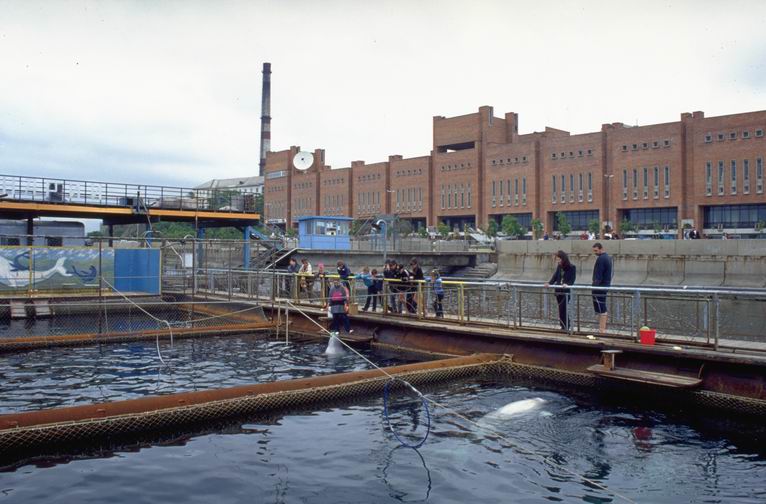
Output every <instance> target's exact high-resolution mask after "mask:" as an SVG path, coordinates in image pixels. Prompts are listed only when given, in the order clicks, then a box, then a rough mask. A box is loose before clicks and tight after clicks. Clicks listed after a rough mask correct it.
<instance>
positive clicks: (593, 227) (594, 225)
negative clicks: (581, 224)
mask: <svg viewBox="0 0 766 504" xmlns="http://www.w3.org/2000/svg"><path fill="white" fill-rule="evenodd" d="M600 228H601V225H600V224H599V223H598V219H591V220H589V221H588V231H590V232H591V233H593V234H594V235H597V234H598V230H599V229H600Z"/></svg>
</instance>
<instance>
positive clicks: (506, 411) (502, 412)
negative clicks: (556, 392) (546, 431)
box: [479, 397, 552, 425]
mask: <svg viewBox="0 0 766 504" xmlns="http://www.w3.org/2000/svg"><path fill="white" fill-rule="evenodd" d="M547 403H548V401H546V400H545V399H543V398H542V397H533V398H531V399H522V400H520V401H514V402H512V403H508V404H506V405H505V406H503V407H502V408H498V409H496V410H495V411H493V412H491V413H488V414H486V415H484V416H483V417H482V418H481V419H480V420H479V424H480V425H481V424H485V423H490V424H493V423H494V424H497V423H499V422H503V421H505V420H509V419H512V418H518V417H522V416H525V415H529V414H532V413H537V414H538V415H539V416H552V414H551V413H549V412H547V411H541V409H542V407H543V406H544V405H545V404H547Z"/></svg>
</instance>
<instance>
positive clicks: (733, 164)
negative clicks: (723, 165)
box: [731, 159, 737, 194]
mask: <svg viewBox="0 0 766 504" xmlns="http://www.w3.org/2000/svg"><path fill="white" fill-rule="evenodd" d="M731 193H732V194H737V161H736V160H734V159H732V160H731Z"/></svg>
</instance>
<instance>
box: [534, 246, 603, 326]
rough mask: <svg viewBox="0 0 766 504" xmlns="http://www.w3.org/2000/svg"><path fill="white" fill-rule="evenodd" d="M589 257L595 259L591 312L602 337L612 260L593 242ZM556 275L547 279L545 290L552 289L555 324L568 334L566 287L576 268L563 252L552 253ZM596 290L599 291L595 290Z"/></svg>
mask: <svg viewBox="0 0 766 504" xmlns="http://www.w3.org/2000/svg"><path fill="white" fill-rule="evenodd" d="M593 253H594V254H595V255H596V263H595V264H594V265H593V280H592V283H591V285H592V286H593V287H596V288H595V289H593V290H592V291H591V296H592V297H593V311H594V312H596V316H597V317H598V328H599V331H600V332H601V333H602V334H603V333H606V322H607V318H608V308H607V302H606V295H607V291H606V290H604V289H603V288H604V287H610V286H611V285H612V276H613V274H614V271H613V268H612V258H611V257H609V254H607V253H606V251H605V250H604V246H603V245H602V244H601V243H599V242H596V243H594V244H593ZM556 261H557V263H558V264H557V266H556V271H555V272H554V273H553V276H552V277H551V279H550V280H549V281H548V282H547V283H546V284H545V286H546V287H549V286H551V285H553V286H555V295H556V303H557V304H558V311H559V323H560V324H561V329H562V330H564V331H570V330H571V329H572V317H571V315H570V310H569V301H570V298H571V295H572V293H571V289H568V288H567V287H570V286H572V285H574V284H575V282H576V280H577V268H576V267H575V265H574V264H572V263H571V262H570V260H569V255H567V253H566V252H564V251H563V250H559V251H558V252H556ZM598 287H601V289H599V288H598Z"/></svg>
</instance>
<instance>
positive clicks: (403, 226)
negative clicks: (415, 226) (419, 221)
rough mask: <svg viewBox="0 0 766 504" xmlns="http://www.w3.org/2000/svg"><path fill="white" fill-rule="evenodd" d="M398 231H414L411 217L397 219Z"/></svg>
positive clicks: (402, 233)
mask: <svg viewBox="0 0 766 504" xmlns="http://www.w3.org/2000/svg"><path fill="white" fill-rule="evenodd" d="M396 231H397V232H398V233H399V234H400V235H408V234H410V233H412V222H410V221H409V219H400V220H398V221H396Z"/></svg>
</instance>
